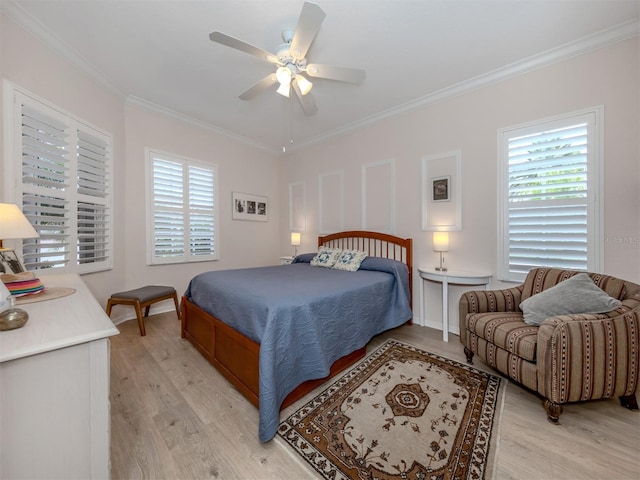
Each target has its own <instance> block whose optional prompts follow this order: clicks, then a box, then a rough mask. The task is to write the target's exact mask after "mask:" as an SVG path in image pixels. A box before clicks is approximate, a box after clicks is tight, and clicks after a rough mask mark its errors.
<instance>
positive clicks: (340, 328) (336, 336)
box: [181, 231, 412, 442]
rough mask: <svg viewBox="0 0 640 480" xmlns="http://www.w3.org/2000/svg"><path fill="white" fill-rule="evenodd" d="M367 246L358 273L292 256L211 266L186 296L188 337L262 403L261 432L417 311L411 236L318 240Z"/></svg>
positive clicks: (269, 432) (272, 429)
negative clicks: (286, 261)
mask: <svg viewBox="0 0 640 480" xmlns="http://www.w3.org/2000/svg"><path fill="white" fill-rule="evenodd" d="M324 247H329V248H336V249H341V250H347V249H348V250H360V251H364V252H366V253H367V255H368V256H367V258H365V259H364V261H363V262H362V265H361V266H360V269H359V270H358V271H357V272H344V271H339V270H335V269H332V268H324V267H318V266H312V265H311V263H310V261H311V259H312V258H313V256H314V254H303V255H299V256H297V257H296V258H295V259H294V262H293V263H292V264H290V265H278V266H273V267H258V268H249V269H238V270H222V271H220V270H219V271H212V272H205V273H202V274H200V275H196V276H195V277H194V278H193V279H192V280H191V281H190V283H189V287H188V288H187V291H186V292H185V294H184V296H183V298H182V318H181V320H182V337H183V338H186V339H187V340H188V341H190V342H191V343H192V344H193V345H194V347H195V348H196V349H197V350H198V351H199V352H200V353H201V354H202V355H203V356H204V357H205V358H206V359H207V360H208V361H209V362H210V363H211V364H213V365H214V366H215V367H216V368H217V369H218V371H220V373H222V375H223V376H224V377H225V378H227V380H229V381H230V382H231V383H232V384H233V385H234V386H235V387H236V388H237V389H238V390H239V391H240V392H241V393H242V394H243V395H244V396H245V397H246V398H247V399H248V400H249V401H250V402H251V403H253V404H254V405H255V406H256V407H258V408H259V415H260V424H259V438H260V440H261V441H263V442H265V441H269V440H271V439H272V438H273V436H274V435H275V434H276V432H277V428H278V425H279V412H280V410H281V409H283V408H286V407H287V406H289V405H290V404H292V403H293V402H295V401H296V400H298V399H300V398H301V397H303V396H304V395H305V394H306V393H308V392H310V391H311V390H313V389H314V388H315V387H316V386H318V385H320V384H321V383H323V382H325V381H326V380H327V379H329V378H331V377H333V376H335V375H336V374H338V373H339V372H340V371H342V370H344V369H345V368H347V367H349V366H351V365H353V364H354V363H355V362H357V361H358V360H360V359H361V358H363V357H364V355H365V353H366V345H367V343H368V342H369V340H371V338H372V337H373V336H375V335H377V334H379V333H381V332H383V331H385V330H388V329H390V328H394V327H397V326H399V325H402V324H403V323H406V322H410V321H411V318H412V313H411V302H412V298H411V295H412V240H411V239H404V238H400V237H396V236H393V235H388V234H384V233H377V232H366V231H348V232H340V233H336V234H331V235H326V236H321V237H319V238H318V248H319V249H320V248H324Z"/></svg>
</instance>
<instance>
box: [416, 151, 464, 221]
mask: <svg viewBox="0 0 640 480" xmlns="http://www.w3.org/2000/svg"><path fill="white" fill-rule="evenodd" d="M461 163H462V154H461V153H460V150H453V151H451V152H445V153H440V154H437V155H429V156H426V157H423V159H422V230H429V231H444V232H447V231H455V230H462V180H461V171H462V170H461Z"/></svg>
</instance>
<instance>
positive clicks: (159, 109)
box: [125, 95, 280, 154]
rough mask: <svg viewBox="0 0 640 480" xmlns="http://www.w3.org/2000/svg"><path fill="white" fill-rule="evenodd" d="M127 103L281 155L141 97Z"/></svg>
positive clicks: (269, 148)
mask: <svg viewBox="0 0 640 480" xmlns="http://www.w3.org/2000/svg"><path fill="white" fill-rule="evenodd" d="M125 103H127V104H130V105H135V106H137V107H139V108H142V109H143V110H147V111H150V112H154V113H159V114H161V115H165V116H167V117H170V118H172V119H173V120H176V121H179V122H182V123H186V124H188V125H191V126H194V127H198V128H201V129H204V130H208V131H210V132H213V133H217V134H218V135H223V136H225V137H229V138H231V139H232V140H235V141H236V142H240V143H243V144H245V145H249V146H251V147H254V148H257V149H259V150H263V151H265V152H268V153H271V154H278V153H280V152H279V151H278V150H274V149H273V148H271V147H269V146H267V145H263V144H260V143H257V142H255V141H254V140H251V139H250V138H247V137H244V136H242V135H238V134H237V133H234V132H231V131H229V130H225V129H223V128H220V127H217V126H215V125H213V124H211V123H208V122H204V121H202V120H198V119H197V118H194V117H192V116H190V115H185V114H182V113H180V112H176V111H175V110H171V109H170V108H167V107H164V106H162V105H158V104H156V103H153V102H149V101H148V100H145V99H143V98H140V97H136V96H134V95H129V96H127V97H126V99H125Z"/></svg>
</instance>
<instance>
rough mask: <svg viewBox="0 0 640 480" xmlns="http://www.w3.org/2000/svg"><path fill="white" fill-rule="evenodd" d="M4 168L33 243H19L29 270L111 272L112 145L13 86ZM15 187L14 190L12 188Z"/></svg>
mask: <svg viewBox="0 0 640 480" xmlns="http://www.w3.org/2000/svg"><path fill="white" fill-rule="evenodd" d="M5 88H6V89H7V91H8V92H9V94H8V95H10V96H11V100H12V101H11V102H7V103H8V104H9V105H7V106H6V108H11V107H13V115H12V116H11V117H10V118H12V119H13V122H12V124H11V125H10V127H9V130H10V134H9V137H8V138H9V139H10V145H9V147H8V148H9V149H10V150H9V151H11V152H13V153H12V157H13V158H14V159H15V163H13V164H10V162H7V163H8V164H7V165H6V167H7V170H8V173H9V174H8V177H12V178H15V182H14V185H9V186H8V190H7V192H8V197H9V198H12V199H13V201H14V202H15V203H18V204H21V205H22V210H23V213H24V214H25V216H26V217H27V218H28V219H29V221H30V222H31V224H32V225H33V227H34V228H35V229H36V231H37V232H38V234H39V235H40V237H39V238H36V239H25V240H24V241H23V243H22V252H21V253H22V257H23V261H24V264H25V267H26V268H27V269H28V270H42V269H50V268H55V269H60V271H61V272H63V271H64V272H73V273H88V272H97V271H101V270H107V269H109V268H111V267H112V263H113V260H112V215H111V211H112V208H111V201H112V200H111V199H112V184H111V178H112V174H111V172H112V161H111V155H112V139H111V136H110V135H109V134H106V133H104V132H101V131H99V130H97V129H95V128H94V127H92V126H90V125H88V124H87V123H86V122H84V121H82V120H80V119H77V118H75V117H74V116H72V115H71V114H69V113H66V112H64V111H62V110H61V109H60V108H58V107H55V106H53V105H51V104H47V103H45V102H44V101H43V100H40V99H37V98H36V97H35V96H33V95H31V94H29V93H27V92H24V91H21V90H19V89H18V88H15V87H13V86H12V85H11V84H9V83H8V82H6V83H5ZM11 187H14V188H11Z"/></svg>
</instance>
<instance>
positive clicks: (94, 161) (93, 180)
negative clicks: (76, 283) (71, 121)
mask: <svg viewBox="0 0 640 480" xmlns="http://www.w3.org/2000/svg"><path fill="white" fill-rule="evenodd" d="M77 135H78V163H77V181H78V184H77V192H78V211H77V228H78V230H77V231H78V257H77V258H78V263H79V264H81V265H89V264H94V263H99V262H104V261H106V260H107V258H108V256H109V251H110V248H109V247H110V243H109V233H110V229H109V218H110V212H109V208H108V205H107V197H108V190H109V182H110V180H111V179H110V178H109V156H110V155H109V154H110V151H109V144H108V142H106V141H105V140H104V139H101V138H99V137H97V136H96V135H92V134H91V133H89V132H88V131H85V130H78V131H77Z"/></svg>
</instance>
